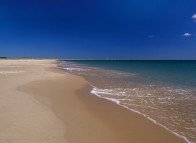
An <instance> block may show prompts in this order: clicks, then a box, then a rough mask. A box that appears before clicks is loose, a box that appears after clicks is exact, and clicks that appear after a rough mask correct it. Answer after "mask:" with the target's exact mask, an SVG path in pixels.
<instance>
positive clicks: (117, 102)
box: [91, 86, 193, 143]
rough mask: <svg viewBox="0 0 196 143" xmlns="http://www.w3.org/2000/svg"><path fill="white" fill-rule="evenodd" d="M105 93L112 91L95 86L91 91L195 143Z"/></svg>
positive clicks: (189, 142)
mask: <svg viewBox="0 0 196 143" xmlns="http://www.w3.org/2000/svg"><path fill="white" fill-rule="evenodd" d="M104 91H105V92H106V94H108V91H111V89H98V88H96V87H94V86H93V89H92V90H91V93H92V94H94V95H96V96H98V97H100V98H104V99H107V100H110V101H112V102H114V103H116V104H117V105H119V106H121V107H124V108H126V109H128V110H130V111H132V112H135V113H137V114H140V115H142V116H144V117H145V118H147V119H148V120H150V121H152V122H153V123H155V124H157V125H159V126H161V127H163V128H164V129H166V130H167V131H169V132H171V133H172V134H174V135H176V136H177V137H179V138H181V139H183V140H184V141H186V142H188V143H193V142H191V141H189V140H188V139H187V138H186V137H185V136H182V135H180V134H178V133H176V132H173V131H171V130H170V129H168V128H167V127H166V126H164V125H162V124H160V123H158V122H157V121H156V120H154V119H152V118H150V117H149V116H148V115H146V114H143V113H141V112H139V111H137V110H134V109H130V108H129V107H127V106H125V105H122V104H121V103H120V100H117V99H114V98H108V97H104V96H101V95H100V93H101V94H103V93H104Z"/></svg>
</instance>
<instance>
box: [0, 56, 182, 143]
mask: <svg viewBox="0 0 196 143" xmlns="http://www.w3.org/2000/svg"><path fill="white" fill-rule="evenodd" d="M56 62H57V61H56V60H27V59H26V60H25V59H24V60H0V142H2V143H12V142H14V143H26V142H28V143H35V142H37V143H39V142H40V143H54V142H56V143H100V142H102V143H132V142H133V143H184V142H185V141H184V140H183V139H181V138H179V137H177V136H176V135H174V134H172V133H171V132H169V131H167V130H166V129H164V128H163V127H161V126H159V125H157V124H154V123H153V122H152V121H150V120H148V119H147V118H145V117H143V116H142V115H139V114H137V113H134V112H131V111H130V110H127V109H126V108H123V107H121V106H118V105H116V104H115V103H113V102H111V101H108V100H105V99H102V98H99V97H97V96H95V95H92V94H91V93H90V91H91V89H92V87H91V86H90V85H89V84H88V82H87V81H86V80H85V79H84V78H82V77H80V76H76V75H72V74H68V73H65V72H64V71H63V70H62V69H60V68H58V67H57V65H56Z"/></svg>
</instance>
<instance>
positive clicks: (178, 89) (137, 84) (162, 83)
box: [59, 60, 196, 143]
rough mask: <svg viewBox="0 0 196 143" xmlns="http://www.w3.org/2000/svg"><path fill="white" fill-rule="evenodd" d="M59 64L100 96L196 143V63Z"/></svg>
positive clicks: (116, 62) (101, 61)
mask: <svg viewBox="0 0 196 143" xmlns="http://www.w3.org/2000/svg"><path fill="white" fill-rule="evenodd" d="M59 65H60V66H61V67H62V68H64V70H65V71H66V72H68V73H71V74H76V75H79V76H83V77H84V78H85V79H86V80H87V81H88V82H89V83H90V84H91V85H92V86H93V89H92V91H91V93H93V94H95V95H97V96H98V97H101V98H105V99H107V100H111V101H113V102H115V103H117V104H118V105H120V106H123V107H126V108H128V109H130V110H131V111H134V112H137V113H139V114H141V115H143V116H145V117H146V118H148V119H150V120H151V121H153V122H154V123H156V124H159V125H160V126H162V127H163V128H165V129H166V130H168V131H170V132H172V133H174V134H175V135H177V136H178V137H180V138H183V139H184V140H185V141H187V142H191V143H196V61H129V60H74V61H61V62H60V63H59Z"/></svg>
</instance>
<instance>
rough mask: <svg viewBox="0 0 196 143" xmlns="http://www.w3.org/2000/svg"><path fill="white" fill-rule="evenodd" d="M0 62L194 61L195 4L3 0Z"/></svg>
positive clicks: (188, 0) (174, 0)
mask: <svg viewBox="0 0 196 143" xmlns="http://www.w3.org/2000/svg"><path fill="white" fill-rule="evenodd" d="M0 56H7V57H42V58H130V59H196V0H1V1H0Z"/></svg>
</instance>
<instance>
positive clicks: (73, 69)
mask: <svg viewBox="0 0 196 143" xmlns="http://www.w3.org/2000/svg"><path fill="white" fill-rule="evenodd" d="M64 70H67V71H71V72H72V71H87V70H88V69H82V68H64Z"/></svg>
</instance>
